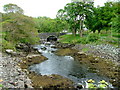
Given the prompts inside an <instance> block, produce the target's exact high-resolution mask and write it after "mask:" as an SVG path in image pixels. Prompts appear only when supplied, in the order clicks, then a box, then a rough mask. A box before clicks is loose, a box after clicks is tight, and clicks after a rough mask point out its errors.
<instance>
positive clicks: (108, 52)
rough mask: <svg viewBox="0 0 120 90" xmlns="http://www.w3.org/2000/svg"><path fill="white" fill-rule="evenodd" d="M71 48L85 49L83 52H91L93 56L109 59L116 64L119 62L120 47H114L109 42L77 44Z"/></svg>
mask: <svg viewBox="0 0 120 90" xmlns="http://www.w3.org/2000/svg"><path fill="white" fill-rule="evenodd" d="M73 49H77V50H79V51H84V50H85V49H86V50H85V52H86V53H87V54H92V55H94V56H98V57H101V58H104V59H107V60H111V61H113V62H115V63H116V64H120V59H119V57H120V56H119V55H120V54H119V53H120V48H115V47H113V46H112V45H109V44H102V45H90V44H86V45H81V44H77V45H75V46H74V47H73Z"/></svg>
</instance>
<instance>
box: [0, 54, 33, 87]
mask: <svg viewBox="0 0 120 90" xmlns="http://www.w3.org/2000/svg"><path fill="white" fill-rule="evenodd" d="M19 62H21V59H20V58H18V57H11V56H10V55H6V54H5V53H4V54H3V53H0V80H1V82H0V84H2V85H3V88H32V83H31V80H30V79H29V78H28V76H27V75H26V73H25V72H23V71H22V69H21V68H20V67H19V66H18V65H17V64H18V63H19Z"/></svg>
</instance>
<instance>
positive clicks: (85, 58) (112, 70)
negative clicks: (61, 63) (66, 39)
mask: <svg viewBox="0 0 120 90" xmlns="http://www.w3.org/2000/svg"><path fill="white" fill-rule="evenodd" d="M68 46H70V45H68ZM61 47H62V46H61V45H60V48H61ZM119 50H120V48H115V47H113V46H111V45H104V44H103V45H82V44H77V45H75V46H73V47H72V48H71V49H70V48H68V47H67V48H65V49H60V50H58V51H56V52H55V53H56V54H57V55H71V56H73V57H74V58H75V59H76V60H79V61H80V63H82V64H84V65H88V66H89V67H90V68H89V70H91V71H93V72H96V73H98V74H100V75H103V76H107V77H109V78H110V82H111V83H112V84H113V86H117V87H120V86H119V79H120V78H119V70H120V66H119V65H120V61H119Z"/></svg>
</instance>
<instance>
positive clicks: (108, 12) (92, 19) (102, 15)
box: [85, 2, 115, 33]
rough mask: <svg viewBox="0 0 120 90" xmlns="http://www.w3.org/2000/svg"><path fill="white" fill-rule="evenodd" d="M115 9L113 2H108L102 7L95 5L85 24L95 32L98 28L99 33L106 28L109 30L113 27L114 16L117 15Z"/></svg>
mask: <svg viewBox="0 0 120 90" xmlns="http://www.w3.org/2000/svg"><path fill="white" fill-rule="evenodd" d="M114 10H115V9H114V8H113V3H112V2H107V3H105V6H102V7H97V8H96V7H94V8H93V13H91V14H89V15H88V16H87V17H86V21H85V24H86V26H87V28H88V29H90V30H91V31H93V32H95V31H96V30H98V33H100V32H101V30H106V32H107V31H108V30H110V28H111V24H110V23H111V21H112V18H113V17H115V15H114Z"/></svg>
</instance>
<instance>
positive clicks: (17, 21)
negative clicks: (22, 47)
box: [2, 13, 38, 44]
mask: <svg viewBox="0 0 120 90" xmlns="http://www.w3.org/2000/svg"><path fill="white" fill-rule="evenodd" d="M2 22H3V23H2V26H3V30H2V31H3V32H5V33H6V36H5V38H4V39H5V40H6V41H8V42H11V43H13V44H16V43H19V42H21V43H28V42H29V43H31V44H35V43H36V42H37V40H38V38H37V35H38V32H37V30H36V28H35V23H34V21H33V18H31V17H28V16H25V15H23V14H18V13H8V14H3V19H2Z"/></svg>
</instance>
